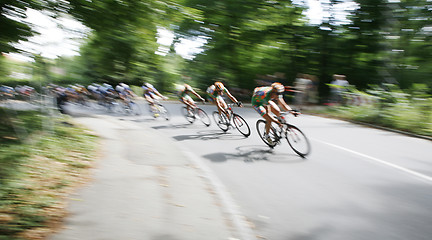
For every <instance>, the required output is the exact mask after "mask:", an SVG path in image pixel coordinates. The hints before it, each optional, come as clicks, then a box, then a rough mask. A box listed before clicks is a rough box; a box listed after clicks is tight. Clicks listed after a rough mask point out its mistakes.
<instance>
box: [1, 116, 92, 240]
mask: <svg viewBox="0 0 432 240" xmlns="http://www.w3.org/2000/svg"><path fill="white" fill-rule="evenodd" d="M0 111H1V114H0V166H1V167H0V209H2V210H1V211H0V221H1V224H0V239H17V238H18V234H19V233H21V232H23V231H26V230H29V229H33V228H38V227H44V226H47V224H48V223H47V221H49V220H50V216H53V214H54V213H53V212H52V211H51V212H50V213H49V214H47V210H46V209H50V208H51V207H52V206H54V205H56V204H57V203H58V201H59V200H60V198H61V196H62V194H61V192H62V191H65V190H64V189H65V188H67V187H68V186H69V185H70V184H72V183H73V182H74V181H76V179H75V178H77V176H79V172H80V171H82V170H83V169H87V168H88V167H89V166H90V161H91V160H92V157H93V153H94V149H95V140H96V137H95V136H94V135H92V134H90V133H88V132H86V130H84V129H82V128H79V127H76V126H73V125H70V124H67V125H66V124H64V122H65V121H68V119H67V118H64V117H63V118H56V119H51V120H52V121H53V123H54V124H53V130H54V131H53V132H52V133H50V132H45V131H43V128H42V126H43V123H42V122H43V121H47V116H44V115H41V114H40V113H39V112H34V111H21V112H17V113H13V112H11V111H9V110H6V109H0ZM50 210H53V209H50Z"/></svg>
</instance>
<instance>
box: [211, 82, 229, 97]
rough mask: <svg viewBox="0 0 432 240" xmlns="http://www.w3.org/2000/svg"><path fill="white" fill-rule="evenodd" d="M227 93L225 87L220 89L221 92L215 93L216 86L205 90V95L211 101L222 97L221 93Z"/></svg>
mask: <svg viewBox="0 0 432 240" xmlns="http://www.w3.org/2000/svg"><path fill="white" fill-rule="evenodd" d="M224 92H225V93H227V92H228V90H227V89H226V87H224V88H223V89H222V91H216V86H215V85H211V86H210V87H209V88H207V93H208V95H209V96H210V97H212V98H213V99H216V98H218V97H222V95H223V93H224Z"/></svg>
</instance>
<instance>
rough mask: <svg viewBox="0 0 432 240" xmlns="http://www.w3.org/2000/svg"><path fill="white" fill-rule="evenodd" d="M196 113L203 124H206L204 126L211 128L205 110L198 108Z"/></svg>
mask: <svg viewBox="0 0 432 240" xmlns="http://www.w3.org/2000/svg"><path fill="white" fill-rule="evenodd" d="M196 113H197V115H198V117H199V119H200V120H201V122H202V123H204V125H206V126H207V127H208V126H210V123H211V122H210V118H209V116H208V115H207V113H206V112H205V111H204V110H202V109H201V108H197V111H196Z"/></svg>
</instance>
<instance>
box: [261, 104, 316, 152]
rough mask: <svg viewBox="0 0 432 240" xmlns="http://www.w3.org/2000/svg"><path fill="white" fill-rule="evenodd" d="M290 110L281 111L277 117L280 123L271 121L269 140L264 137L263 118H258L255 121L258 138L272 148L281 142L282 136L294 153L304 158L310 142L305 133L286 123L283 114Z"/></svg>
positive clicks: (308, 150) (309, 148) (309, 149)
mask: <svg viewBox="0 0 432 240" xmlns="http://www.w3.org/2000/svg"><path fill="white" fill-rule="evenodd" d="M290 112H291V111H290ZM290 112H284V113H281V116H280V117H278V120H279V122H281V124H280V125H279V124H276V123H272V125H271V127H270V131H269V137H270V141H269V140H268V139H266V138H264V133H265V125H266V120H265V119H259V120H258V121H257V122H256V129H257V131H258V135H259V136H260V138H261V139H262V140H263V142H264V143H265V144H267V145H268V146H269V147H271V148H274V147H275V146H276V145H278V144H280V143H281V142H282V141H281V140H282V139H283V138H284V139H286V140H287V141H288V144H289V145H290V147H291V148H292V150H294V152H295V153H297V154H298V155H299V156H300V157H302V158H305V157H306V156H307V155H308V154H309V153H310V151H311V146H310V142H309V140H308V138H307V137H306V135H305V134H304V133H303V132H302V131H301V130H300V129H299V128H298V127H296V126H294V125H292V124H290V123H287V121H286V119H285V117H284V115H286V114H287V113H290ZM294 112H297V111H294Z"/></svg>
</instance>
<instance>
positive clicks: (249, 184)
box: [70, 103, 432, 240]
mask: <svg viewBox="0 0 432 240" xmlns="http://www.w3.org/2000/svg"><path fill="white" fill-rule="evenodd" d="M141 106H142V107H145V106H144V105H141ZM166 106H167V107H168V109H169V111H170V113H171V116H172V118H171V120H170V121H165V120H163V119H159V118H157V119H154V118H152V117H151V116H149V115H142V116H126V117H125V116H120V115H119V116H118V117H119V118H122V119H124V120H127V121H134V122H135V123H138V124H142V125H145V126H150V127H152V128H153V129H155V130H157V131H158V132H159V133H160V134H163V135H166V136H169V137H171V138H172V139H174V140H175V141H174V142H175V143H176V144H177V145H178V146H180V147H181V148H182V149H183V150H184V151H187V152H188V154H189V155H190V156H192V157H194V158H196V159H199V161H200V162H201V163H202V164H203V165H205V166H206V167H208V169H210V171H211V172H212V173H213V174H214V175H215V177H216V178H217V179H218V181H220V182H221V183H222V185H223V186H224V188H225V189H226V190H227V192H228V195H229V196H230V199H233V202H234V203H235V204H237V205H238V206H237V207H238V209H239V210H240V212H241V214H243V215H244V216H245V218H246V219H247V221H248V222H249V226H250V227H252V230H253V232H254V235H256V236H257V238H258V239H272V240H285V239H290V240H315V239H319V240H327V239H331V240H338V239H341V240H363V239H364V240H371V239H377V240H390V239H391V240H397V239H400V240H407V239H409V240H421V239H424V240H430V239H432V228H431V227H430V226H432V214H431V213H432V191H431V190H432V142H431V141H428V140H422V139H418V138H412V137H408V136H405V135H401V134H397V133H393V132H388V131H383V130H377V129H373V128H369V127H365V126H359V125H355V124H352V123H348V122H344V121H340V120H334V119H327V118H321V117H316V116H308V115H302V116H300V117H298V118H293V117H292V118H290V119H289V122H291V123H293V124H295V125H297V126H298V127H299V128H300V129H302V130H303V131H304V132H305V133H306V135H307V136H308V137H309V139H310V140H311V143H312V153H311V154H310V155H309V156H308V157H307V158H306V159H303V158H300V157H299V156H297V155H296V154H295V153H294V152H293V151H292V150H291V149H290V147H289V145H288V144H287V143H286V142H285V143H283V144H281V145H278V146H277V147H276V148H275V149H274V150H270V149H269V148H268V147H267V146H265V145H264V143H263V142H262V141H261V140H260V139H259V137H258V135H257V133H256V129H255V122H256V120H257V119H258V114H257V113H255V111H254V110H253V109H251V108H235V109H234V110H235V112H237V113H240V114H241V115H242V116H243V117H244V118H245V119H246V120H247V121H248V123H249V125H250V127H251V130H252V134H251V136H250V137H249V138H244V137H243V136H242V135H240V133H238V132H237V130H236V129H230V130H229V131H228V132H227V133H223V132H222V131H221V130H219V129H218V127H217V126H216V125H215V124H214V121H212V125H211V126H210V127H205V126H204V125H203V124H201V123H199V122H195V123H193V124H189V123H187V121H186V119H185V118H184V117H182V116H181V114H180V107H181V105H179V104H168V103H167V104H166ZM202 108H203V109H205V110H206V111H207V113H208V114H209V115H211V112H212V111H214V110H215V107H214V106H211V105H205V106H202ZM70 109H71V111H84V112H93V113H96V114H102V115H103V114H104V113H103V112H101V111H99V110H98V111H94V110H85V109H82V108H80V109H77V108H74V107H71V108H70ZM145 114H147V113H146V112H145ZM212 120H213V119H212ZM148 137H149V138H151V137H152V136H148Z"/></svg>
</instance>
